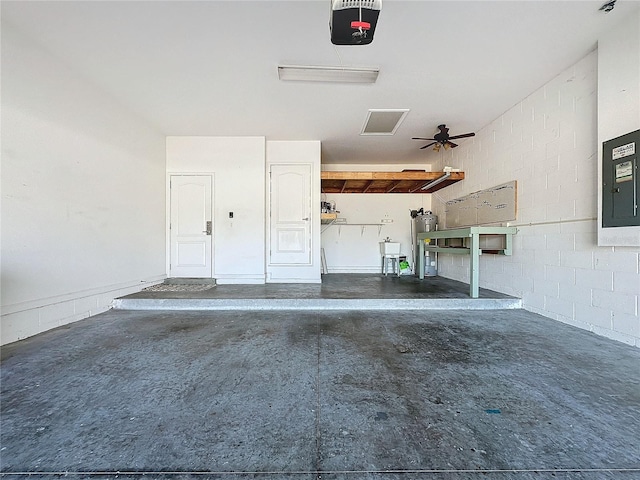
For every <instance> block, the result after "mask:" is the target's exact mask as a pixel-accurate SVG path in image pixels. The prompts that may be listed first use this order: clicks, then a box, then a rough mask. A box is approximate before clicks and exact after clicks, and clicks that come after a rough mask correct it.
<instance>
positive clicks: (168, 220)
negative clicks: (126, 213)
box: [165, 171, 216, 278]
mask: <svg viewBox="0 0 640 480" xmlns="http://www.w3.org/2000/svg"><path fill="white" fill-rule="evenodd" d="M174 175H175V176H189V175H198V176H209V177H211V222H212V223H211V228H212V231H211V278H214V277H215V274H216V256H215V253H216V247H215V244H216V242H215V234H216V221H215V210H214V206H215V174H214V173H213V172H192V171H189V172H183V171H178V172H167V176H166V179H165V182H166V183H165V271H166V276H167V278H171V277H170V275H171V228H170V227H171V177H173V176H174Z"/></svg>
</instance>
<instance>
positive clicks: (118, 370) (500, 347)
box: [0, 310, 640, 480]
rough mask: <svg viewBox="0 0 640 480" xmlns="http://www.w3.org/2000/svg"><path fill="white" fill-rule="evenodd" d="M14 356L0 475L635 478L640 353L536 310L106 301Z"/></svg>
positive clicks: (5, 395) (8, 353)
mask: <svg viewBox="0 0 640 480" xmlns="http://www.w3.org/2000/svg"><path fill="white" fill-rule="evenodd" d="M1 356H2V360H1V374H2V378H1V380H2V384H1V397H0V398H1V402H0V408H1V417H0V421H1V427H2V428H1V439H0V443H1V446H0V455H1V457H0V458H1V469H2V474H3V477H4V478H23V476H22V475H19V473H20V472H23V473H27V472H29V473H32V474H33V473H34V472H40V474H36V475H31V476H30V478H63V476H62V475H55V474H53V473H52V474H50V475H47V474H46V473H45V472H58V473H64V472H67V476H69V475H72V476H71V477H70V478H120V479H122V478H141V476H142V474H143V473H144V474H145V478H185V479H186V478H216V479H239V478H243V479H244V478H255V479H267V478H268V479H296V480H297V479H305V480H306V479H330V480H337V479H345V480H346V479H348V480H352V479H376V480H378V479H379V480H383V479H384V480H389V479H390V480H408V479H438V480H440V479H455V480H460V479H490V480H494V479H500V480H502V479H511V478H513V479H518V480H522V479H558V478H561V479H571V480H573V479H589V480H596V479H598V480H599V479H625V480H626V479H632V478H633V479H638V478H640V435H639V434H638V432H640V350H638V349H635V348H633V347H629V346H626V345H623V344H620V343H616V342H613V341H610V340H607V339H604V338H601V337H597V336H595V335H592V334H590V333H588V332H585V331H582V330H579V329H576V328H573V327H570V326H567V325H563V324H561V323H558V322H555V321H552V320H550V319H547V318H544V317H541V316H538V315H535V314H532V313H529V312H525V311H523V310H497V311H424V312H415V311H414V312H407V311H389V312H361V311H342V312H340V311H331V312H323V311H315V312H290V311H289V312H286V311H284V312H194V311H191V312H141V311H136V312H127V311H110V312H107V313H104V314H102V315H98V316H95V317H92V318H89V319H87V320H84V321H81V322H78V323H75V324H71V325H68V326H66V327H62V328H58V329H56V330H53V331H50V332H46V333H44V334H41V335H38V336H36V337H33V338H30V339H27V340H24V341H20V342H16V343H14V344H11V345H8V346H5V347H3V348H2V352H1ZM91 472H94V473H93V474H92V473H91ZM116 472H120V473H116ZM154 472H155V473H154ZM190 472H191V473H190Z"/></svg>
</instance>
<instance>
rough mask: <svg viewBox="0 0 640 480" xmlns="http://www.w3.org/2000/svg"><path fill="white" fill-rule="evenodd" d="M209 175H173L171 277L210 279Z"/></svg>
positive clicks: (210, 183) (171, 197) (210, 223)
mask: <svg viewBox="0 0 640 480" xmlns="http://www.w3.org/2000/svg"><path fill="white" fill-rule="evenodd" d="M211 185H212V180H211V176H210V175H172V176H171V183H170V190H171V196H170V204H171V207H170V208H171V220H170V227H169V228H170V232H171V235H170V236H171V260H170V269H169V276H170V277H193V278H211V276H212V271H213V270H212V265H211V264H212V242H211V238H212V228H213V227H212V225H213V223H212V220H213V219H212V217H211Z"/></svg>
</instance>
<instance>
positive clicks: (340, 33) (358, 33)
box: [329, 0, 382, 45]
mask: <svg viewBox="0 0 640 480" xmlns="http://www.w3.org/2000/svg"><path fill="white" fill-rule="evenodd" d="M381 8H382V0H332V2H331V19H330V21H329V30H330V31H331V43H333V44H334V45H367V44H369V43H371V42H373V34H374V32H375V29H376V25H377V24H378V15H379V14H380V9H381Z"/></svg>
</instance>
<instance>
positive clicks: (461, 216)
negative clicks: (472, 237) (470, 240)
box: [445, 180, 518, 228]
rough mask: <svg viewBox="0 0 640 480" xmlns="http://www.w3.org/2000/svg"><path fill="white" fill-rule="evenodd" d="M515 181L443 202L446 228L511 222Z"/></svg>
mask: <svg viewBox="0 0 640 480" xmlns="http://www.w3.org/2000/svg"><path fill="white" fill-rule="evenodd" d="M517 193H518V191H517V182H516V180H512V181H510V182H507V183H503V184H501V185H496V186H495V187H491V188H487V189H485V190H480V191H478V192H474V193H470V194H469V195H465V196H464V197H460V198H456V199H454V200H449V201H448V202H446V203H445V225H446V228H457V227H470V226H474V225H486V224H496V223H504V222H512V221H514V220H515V219H516V215H517V206H518V201H517V198H518V195H517Z"/></svg>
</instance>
